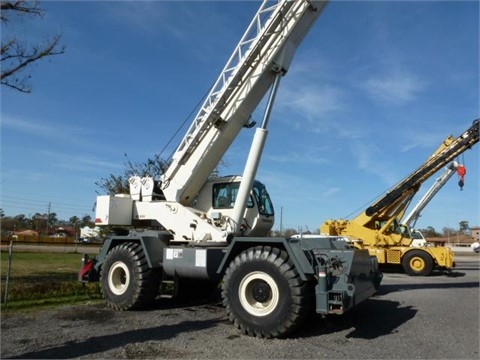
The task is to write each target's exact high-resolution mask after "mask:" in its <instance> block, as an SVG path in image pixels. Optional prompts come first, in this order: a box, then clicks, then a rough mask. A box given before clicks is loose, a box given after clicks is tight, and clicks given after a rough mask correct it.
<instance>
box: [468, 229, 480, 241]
mask: <svg viewBox="0 0 480 360" xmlns="http://www.w3.org/2000/svg"><path fill="white" fill-rule="evenodd" d="M470 231H471V232H472V238H474V239H475V241H478V242H480V227H477V228H470Z"/></svg>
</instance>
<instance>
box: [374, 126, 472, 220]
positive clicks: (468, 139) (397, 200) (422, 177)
mask: <svg viewBox="0 0 480 360" xmlns="http://www.w3.org/2000/svg"><path fill="white" fill-rule="evenodd" d="M479 122H480V119H476V120H475V121H474V122H473V124H472V126H471V127H470V128H469V129H468V130H467V131H465V132H464V133H463V134H461V135H460V136H459V137H457V138H454V137H453V136H449V137H447V139H445V141H444V142H443V143H442V145H441V146H440V147H439V148H438V149H437V150H436V151H435V152H434V153H433V155H432V156H431V157H430V158H429V159H428V160H427V161H426V162H425V163H424V164H423V165H422V166H420V167H419V168H418V169H417V170H416V171H414V172H413V173H412V174H410V175H409V176H408V177H407V178H405V179H404V180H403V181H401V182H400V183H399V184H397V185H396V186H395V187H394V188H393V189H392V190H390V191H389V192H387V193H386V194H385V195H384V196H383V197H382V198H381V199H380V200H378V201H377V202H376V203H375V204H374V205H372V206H370V207H369V208H368V209H367V210H366V211H365V214H366V215H367V216H369V217H371V216H374V215H375V214H377V213H379V212H384V211H385V209H388V208H392V207H396V208H402V209H403V211H404V210H405V208H406V205H408V204H407V202H409V201H410V200H411V198H412V197H413V195H415V193H416V192H417V191H418V189H419V188H420V185H421V184H422V183H423V182H425V181H426V180H427V179H428V178H430V177H431V176H432V175H433V174H435V173H436V172H437V171H439V170H440V169H441V168H442V167H444V166H446V165H448V164H449V163H450V162H451V161H454V159H455V158H456V157H457V156H459V155H461V154H462V153H463V152H465V151H466V150H468V149H470V148H471V147H472V146H473V145H475V144H476V143H477V142H478V141H479Z"/></svg>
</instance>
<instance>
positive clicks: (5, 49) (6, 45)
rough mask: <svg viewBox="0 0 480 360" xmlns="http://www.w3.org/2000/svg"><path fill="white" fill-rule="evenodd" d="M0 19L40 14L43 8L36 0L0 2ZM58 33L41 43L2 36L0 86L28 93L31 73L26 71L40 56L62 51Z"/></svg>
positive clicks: (40, 15) (6, 20)
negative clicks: (30, 43) (33, 43)
mask: <svg viewBox="0 0 480 360" xmlns="http://www.w3.org/2000/svg"><path fill="white" fill-rule="evenodd" d="M0 10H1V13H0V19H1V22H2V25H3V24H6V23H8V22H9V21H10V20H11V18H12V16H31V17H42V16H43V10H42V9H41V8H40V6H39V3H38V1H26V0H16V1H3V0H2V1H0ZM60 38H61V36H60V35H56V36H54V37H53V38H50V39H47V40H46V41H45V42H43V43H41V44H36V45H33V46H29V45H28V44H26V43H25V42H24V41H21V40H19V39H18V38H17V37H16V36H15V35H12V36H10V37H8V38H6V39H4V38H3V37H2V44H1V50H0V51H1V52H0V57H1V75H0V81H1V84H2V85H5V86H7V87H10V88H13V89H15V90H18V91H20V92H23V93H29V92H31V87H30V85H29V80H30V78H31V76H30V75H29V74H28V73H26V72H25V70H26V69H27V68H28V67H29V66H30V65H32V64H33V63H35V62H37V61H38V60H40V59H43V58H46V57H49V56H53V55H59V54H63V53H64V52H65V47H64V46H63V45H60Z"/></svg>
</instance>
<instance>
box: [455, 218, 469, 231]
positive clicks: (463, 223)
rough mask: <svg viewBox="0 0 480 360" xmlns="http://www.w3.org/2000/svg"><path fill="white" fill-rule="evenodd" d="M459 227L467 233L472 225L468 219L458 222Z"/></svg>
mask: <svg viewBox="0 0 480 360" xmlns="http://www.w3.org/2000/svg"><path fill="white" fill-rule="evenodd" d="M458 228H459V229H460V232H461V233H462V234H465V233H466V232H468V229H470V226H468V221H466V220H463V221H460V222H459V223H458Z"/></svg>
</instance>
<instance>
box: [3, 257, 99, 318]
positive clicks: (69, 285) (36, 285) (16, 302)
mask: <svg viewBox="0 0 480 360" xmlns="http://www.w3.org/2000/svg"><path fill="white" fill-rule="evenodd" d="M81 258H82V256H81V255H79V254H60V253H27V252H17V253H14V254H13V255H12V257H11V267H10V278H9V283H8V297H7V302H6V303H5V290H6V279H7V272H8V266H9V254H8V252H2V253H1V296H2V298H1V302H2V310H4V309H9V310H11V309H19V308H29V307H36V306H45V305H53V304H61V303H72V302H81V301H86V300H98V299H100V298H101V296H100V291H99V286H98V283H92V284H83V283H81V282H79V281H78V280H77V276H78V272H79V270H80V267H81V266H82V261H81Z"/></svg>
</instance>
